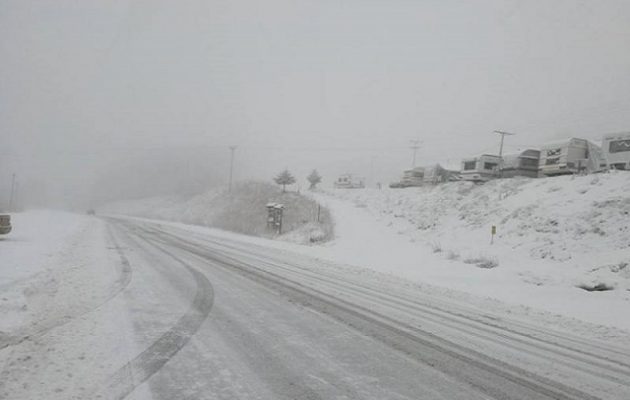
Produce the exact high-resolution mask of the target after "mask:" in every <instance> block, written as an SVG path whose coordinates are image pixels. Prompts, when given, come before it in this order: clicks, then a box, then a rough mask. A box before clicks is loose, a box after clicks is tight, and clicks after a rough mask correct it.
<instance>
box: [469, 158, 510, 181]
mask: <svg viewBox="0 0 630 400" xmlns="http://www.w3.org/2000/svg"><path fill="white" fill-rule="evenodd" d="M500 165H501V157H499V156H495V155H491V154H483V155H480V156H478V157H471V158H465V159H463V160H462V167H461V173H460V175H461V177H462V180H465V181H473V182H486V181H489V180H491V179H496V178H498V177H499V166H500Z"/></svg>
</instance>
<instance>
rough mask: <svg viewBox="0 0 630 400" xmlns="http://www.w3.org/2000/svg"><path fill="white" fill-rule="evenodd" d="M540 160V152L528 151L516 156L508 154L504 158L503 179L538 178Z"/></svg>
mask: <svg viewBox="0 0 630 400" xmlns="http://www.w3.org/2000/svg"><path fill="white" fill-rule="evenodd" d="M539 160H540V151H539V150H533V149H528V150H524V151H521V152H520V153H516V154H507V155H505V156H504V157H503V165H502V166H501V177H502V178H512V177H515V176H527V177H530V178H537V177H538V162H539Z"/></svg>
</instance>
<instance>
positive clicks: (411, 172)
mask: <svg viewBox="0 0 630 400" xmlns="http://www.w3.org/2000/svg"><path fill="white" fill-rule="evenodd" d="M423 181H424V168H423V167H414V168H412V169H408V170H406V171H405V172H404V173H403V177H402V179H401V181H400V187H415V186H422V182H423Z"/></svg>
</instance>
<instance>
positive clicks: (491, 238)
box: [490, 225, 497, 244]
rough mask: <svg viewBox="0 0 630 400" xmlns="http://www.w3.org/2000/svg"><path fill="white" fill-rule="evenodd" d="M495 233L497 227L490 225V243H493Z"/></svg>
mask: <svg viewBox="0 0 630 400" xmlns="http://www.w3.org/2000/svg"><path fill="white" fill-rule="evenodd" d="M496 234H497V227H496V225H492V230H491V235H492V236H491V237H490V244H494V235H496Z"/></svg>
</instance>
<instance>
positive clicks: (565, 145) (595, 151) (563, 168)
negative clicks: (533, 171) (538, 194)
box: [538, 138, 606, 176]
mask: <svg viewBox="0 0 630 400" xmlns="http://www.w3.org/2000/svg"><path fill="white" fill-rule="evenodd" d="M538 165H539V166H538V169H539V170H540V172H541V174H542V175H543V176H556V175H566V174H577V173H580V172H586V173H593V172H599V171H602V170H603V169H604V168H605V167H606V162H605V161H604V157H603V154H602V151H601V148H600V147H599V146H596V145H594V144H593V143H591V142H589V141H588V140H586V139H578V138H569V139H565V140H562V141H558V142H553V143H548V144H546V145H544V146H542V148H541V151H540V162H539V164H538Z"/></svg>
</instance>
